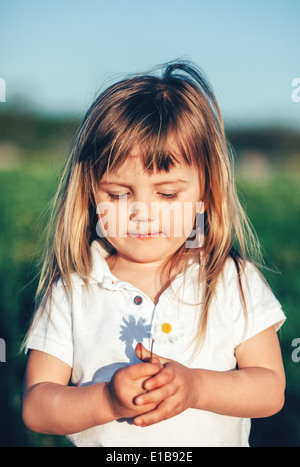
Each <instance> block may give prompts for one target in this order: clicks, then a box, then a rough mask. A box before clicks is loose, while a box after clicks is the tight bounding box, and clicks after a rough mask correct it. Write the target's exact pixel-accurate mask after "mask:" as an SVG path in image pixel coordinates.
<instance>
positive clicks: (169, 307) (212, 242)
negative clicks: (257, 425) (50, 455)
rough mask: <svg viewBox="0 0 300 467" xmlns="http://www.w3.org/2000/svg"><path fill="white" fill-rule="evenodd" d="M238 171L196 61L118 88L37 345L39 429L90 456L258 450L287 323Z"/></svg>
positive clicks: (34, 339)
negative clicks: (136, 450) (264, 267)
mask: <svg viewBox="0 0 300 467" xmlns="http://www.w3.org/2000/svg"><path fill="white" fill-rule="evenodd" d="M230 160H231V159H230V152H229V149H228V145H227V143H226V138H225V135H224V130H223V124H222V119H221V116H220V112H219V108H218V105H217V102H216V100H215V97H214V94H213V92H212V90H211V88H210V86H209V84H208V83H207V81H206V79H205V78H204V77H203V75H202V74H201V73H200V72H199V71H198V70H197V69H196V68H195V67H194V66H192V65H190V64H186V63H171V64H168V65H166V66H165V67H164V68H163V69H162V75H161V77H158V76H156V74H155V73H152V74H151V73H150V74H147V75H138V76H135V77H130V78H128V79H125V80H123V81H121V82H118V83H117V84H115V85H113V86H111V87H109V88H108V89H107V90H106V91H105V92H103V93H102V94H101V95H100V96H99V97H98V98H97V100H96V101H95V102H94V104H93V105H92V106H91V108H90V109H89V110H88V112H87V114H86V116H85V118H84V121H83V123H82V125H81V128H80V130H79V132H78V136H77V139H76V143H75V147H74V149H73V151H72V153H71V156H70V158H69V161H68V163H67V165H66V168H65V170H64V173H63V176H62V180H61V183H60V186H59V190H58V194H57V196H56V198H55V206H56V208H55V209H54V211H53V213H54V214H53V215H52V216H51V217H50V219H49V225H50V226H51V228H52V227H53V234H51V235H50V237H49V238H50V241H49V248H48V250H47V253H46V255H45V260H44V264H43V268H42V271H41V278H40V283H39V287H38V291H37V311H36V314H35V317H34V319H33V323H32V325H31V328H30V330H29V335H28V338H27V341H26V349H27V350H30V354H29V360H28V366H27V371H26V377H25V384H24V393H23V419H24V422H25V424H26V425H27V426H28V427H29V428H30V429H32V430H34V431H38V432H42V433H48V434H58V435H68V437H69V439H70V440H71V441H72V442H73V443H74V444H75V445H77V446H168V447H171V446H247V445H248V437H249V430H250V418H252V417H268V416H270V415H272V414H275V413H276V412H278V411H279V410H280V409H281V408H282V405H283V401H284V389H285V376H284V369H283V364H282V359H281V352H280V347H279V344H278V339H277V335H276V331H277V330H278V329H279V327H280V326H281V324H282V323H283V321H284V319H285V316H284V314H283V312H282V310H281V307H280V305H279V303H278V302H277V300H276V299H275V297H274V295H273V294H272V292H271V291H270V289H269V288H268V286H267V285H266V283H265V281H264V280H263V278H262V276H261V275H260V273H259V272H258V269H257V268H256V267H255V265H254V262H252V261H251V262H250V260H249V259H246V257H249V255H250V254H252V253H251V252H252V251H254V249H255V245H256V240H255V236H254V235H253V233H252V232H251V229H250V227H249V223H248V222H247V217H246V216H245V214H244V212H243V210H242V208H241V206H240V204H239V202H238V199H237V196H236V193H235V188H234V182H233V176H232V169H231V162H230ZM180 227H182V228H180ZM251 259H253V257H251ZM152 350H153V352H154V353H152ZM70 380H71V384H69V382H70Z"/></svg>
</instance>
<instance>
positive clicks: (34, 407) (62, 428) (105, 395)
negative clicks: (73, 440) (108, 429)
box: [22, 350, 161, 435]
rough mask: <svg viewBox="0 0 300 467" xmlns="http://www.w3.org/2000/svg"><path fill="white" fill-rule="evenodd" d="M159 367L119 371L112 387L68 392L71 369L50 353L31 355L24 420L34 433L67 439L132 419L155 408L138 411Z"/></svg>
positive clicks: (95, 387) (107, 385) (138, 365)
mask: <svg viewBox="0 0 300 467" xmlns="http://www.w3.org/2000/svg"><path fill="white" fill-rule="evenodd" d="M160 368H161V365H160V364H159V363H157V362H156V363H153V364H150V363H149V364H147V365H146V366H145V364H144V363H140V364H137V365H132V366H129V367H125V368H121V369H120V370H118V371H117V372H116V373H115V375H114V376H113V378H112V380H111V382H110V383H96V384H91V385H87V386H82V387H72V386H68V383H69V380H70V377H71V370H72V369H71V368H70V367H69V366H68V365H67V364H66V363H64V362H63V361H61V360H59V359H57V358H55V357H53V356H51V355H48V354H46V353H43V352H40V351H37V350H32V351H31V352H30V356H29V360H28V364H27V369H26V375H25V381H24V390H23V398H22V416H23V420H24V423H25V425H26V426H27V427H28V428H30V429H31V430H32V431H37V432H40V433H45V434H56V435H67V434H71V433H77V432H80V431H83V430H86V429H88V428H92V427H94V426H96V425H101V424H104V423H108V422H111V421H113V420H115V419H117V418H120V417H133V416H136V415H138V414H141V413H143V412H147V411H149V410H152V409H153V408H154V407H155V406H156V405H157V404H155V405H153V404H149V405H148V404H146V406H142V407H141V406H136V405H135V403H134V399H135V397H136V396H137V395H138V394H141V393H143V392H144V391H145V390H144V389H143V382H144V381H145V380H147V379H149V377H150V376H153V375H154V374H156V373H157V372H158V371H159V370H160Z"/></svg>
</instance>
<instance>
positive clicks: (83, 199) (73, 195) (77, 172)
mask: <svg viewBox="0 0 300 467" xmlns="http://www.w3.org/2000/svg"><path fill="white" fill-rule="evenodd" d="M137 146H138V147H139V149H140V150H141V157H142V158H143V162H144V167H145V170H149V171H152V170H153V169H154V168H156V169H157V170H158V171H161V170H165V171H168V170H169V169H170V168H171V167H172V166H174V164H176V162H177V158H176V155H177V156H178V153H179V154H180V156H181V158H182V159H183V161H184V162H185V163H186V164H188V165H194V166H195V167H198V170H199V175H200V178H201V180H202V183H201V190H202V198H201V199H202V200H203V201H204V203H205V223H204V242H203V244H202V245H201V247H199V248H196V249H195V248H187V247H186V245H185V244H183V245H182V246H181V248H180V249H179V250H178V251H177V252H176V253H175V254H174V255H173V257H172V258H171V260H170V261H169V262H168V263H167V264H166V265H165V268H164V272H166V271H167V275H168V276H169V277H171V276H172V271H174V270H175V266H178V265H179V264H182V265H183V266H184V268H185V270H186V269H187V264H188V260H189V259H191V258H192V259H193V261H198V262H199V264H200V265H201V267H200V268H199V284H200V282H201V281H202V283H204V284H205V287H204V296H203V300H202V305H201V306H202V310H201V313H199V317H200V322H199V333H198V339H197V341H198V343H199V342H200V341H203V339H204V336H205V330H206V326H207V317H208V311H209V306H210V303H211V300H212V297H213V295H214V292H215V290H216V285H217V282H218V280H219V278H220V275H221V274H222V272H223V270H224V265H225V262H226V260H227V259H228V258H229V257H231V258H232V259H233V261H234V262H235V265H236V268H237V272H238V278H239V285H240V291H241V296H242V299H243V300H244V295H243V290H242V286H241V280H240V278H241V272H242V270H243V266H244V263H245V259H246V258H247V257H249V256H253V254H254V253H255V252H256V253H258V252H259V247H258V242H257V239H256V236H255V234H254V233H253V230H252V228H251V225H250V223H249V221H248V219H247V216H246V214H245V213H244V211H243V209H242V207H241V205H240V203H239V200H238V197H237V195H236V190H235V183H234V178H233V158H232V152H231V149H230V147H229V145H228V143H227V140H226V136H225V132H224V128H223V122H222V117H221V114H220V110H219V107H218V104H217V101H216V99H215V96H214V93H213V91H212V89H211V86H210V85H209V83H208V81H207V79H206V78H205V77H204V75H203V73H202V72H200V71H199V70H198V69H197V68H196V67H195V66H193V65H192V64H190V63H187V62H176V63H168V64H166V65H163V66H162V67H161V76H156V75H155V73H154V72H153V73H151V72H150V73H147V74H141V75H137V76H133V77H129V78H126V79H124V80H122V81H120V82H118V83H116V84H114V85H112V86H110V87H109V88H108V89H106V90H105V91H104V92H103V93H101V94H100V95H99V97H98V98H97V99H96V100H95V102H94V103H93V104H92V106H91V107H90V109H89V110H88V112H87V114H86V116H85V118H84V120H83V122H82V125H81V127H80V128H79V131H78V134H77V137H76V141H75V144H74V147H73V150H72V152H71V154H70V157H69V160H68V162H67V164H66V166H65V169H64V171H63V174H62V177H61V181H60V184H59V188H58V191H57V194H56V196H55V198H54V200H53V209H52V214H51V216H50V220H49V234H48V247H47V250H46V254H45V258H44V263H43V266H42V269H41V275H40V281H39V285H38V289H37V293H36V308H39V306H40V305H41V303H42V302H43V300H44V299H45V297H47V296H48V295H49V294H50V296H51V289H52V285H53V284H54V282H55V281H56V280H57V279H58V278H59V277H61V278H62V280H63V283H64V284H65V285H66V290H67V291H70V289H71V273H72V272H77V273H78V274H79V275H80V276H81V277H82V278H83V280H84V282H85V284H86V286H87V287H88V281H89V274H90V271H91V250H90V245H91V243H92V241H93V240H95V239H97V240H98V241H99V242H100V243H102V246H103V247H104V249H105V251H106V252H107V255H108V256H109V255H112V254H115V253H116V252H115V251H114V249H113V248H112V247H111V245H110V244H109V243H108V242H107V241H106V240H105V239H100V238H98V237H97V235H96V224H97V220H98V219H97V214H96V204H95V199H94V193H95V190H96V189H97V186H98V185H99V181H100V179H101V177H102V176H103V174H104V173H105V172H107V171H108V170H112V169H114V168H117V167H119V166H120V165H121V164H122V163H123V162H124V160H125V159H126V157H127V156H128V155H129V154H130V153H131V152H132V151H133V149H134V148H135V147H137ZM174 148H176V154H175V152H174Z"/></svg>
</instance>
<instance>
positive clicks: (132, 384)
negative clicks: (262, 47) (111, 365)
mask: <svg viewBox="0 0 300 467" xmlns="http://www.w3.org/2000/svg"><path fill="white" fill-rule="evenodd" d="M160 369H161V364H160V362H159V360H158V359H153V361H152V363H146V364H145V363H138V364H136V365H131V366H127V367H124V368H120V369H119V370H118V371H116V373H115V374H114V375H113V377H112V379H111V381H110V382H109V383H107V384H106V386H105V393H106V402H107V404H108V406H109V407H110V410H111V413H112V414H113V417H114V419H118V418H132V417H135V416H137V415H139V414H142V413H144V412H148V411H151V410H153V409H154V408H155V407H156V406H157V403H155V402H154V403H153V402H152V403H151V402H149V403H148V402H147V401H146V402H145V404H139V405H137V404H136V402H135V401H136V398H137V396H139V395H142V394H143V393H145V392H146V389H145V388H144V383H145V381H148V380H149V378H151V377H153V376H154V375H156V374H157V373H158V372H159V371H160Z"/></svg>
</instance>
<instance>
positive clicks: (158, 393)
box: [134, 384, 176, 406]
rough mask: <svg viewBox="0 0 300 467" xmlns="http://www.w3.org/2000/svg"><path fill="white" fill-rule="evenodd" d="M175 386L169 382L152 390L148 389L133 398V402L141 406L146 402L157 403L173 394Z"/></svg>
mask: <svg viewBox="0 0 300 467" xmlns="http://www.w3.org/2000/svg"><path fill="white" fill-rule="evenodd" d="M175 392H176V388H175V386H174V385H172V384H169V385H166V386H163V387H160V388H158V389H154V390H153V391H148V392H145V393H143V394H140V395H138V396H137V397H136V398H135V399H134V404H135V405H138V406H141V405H147V404H156V405H157V404H158V403H160V402H162V401H163V400H165V399H167V398H168V397H171V396H173V395H174V394H175Z"/></svg>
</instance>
